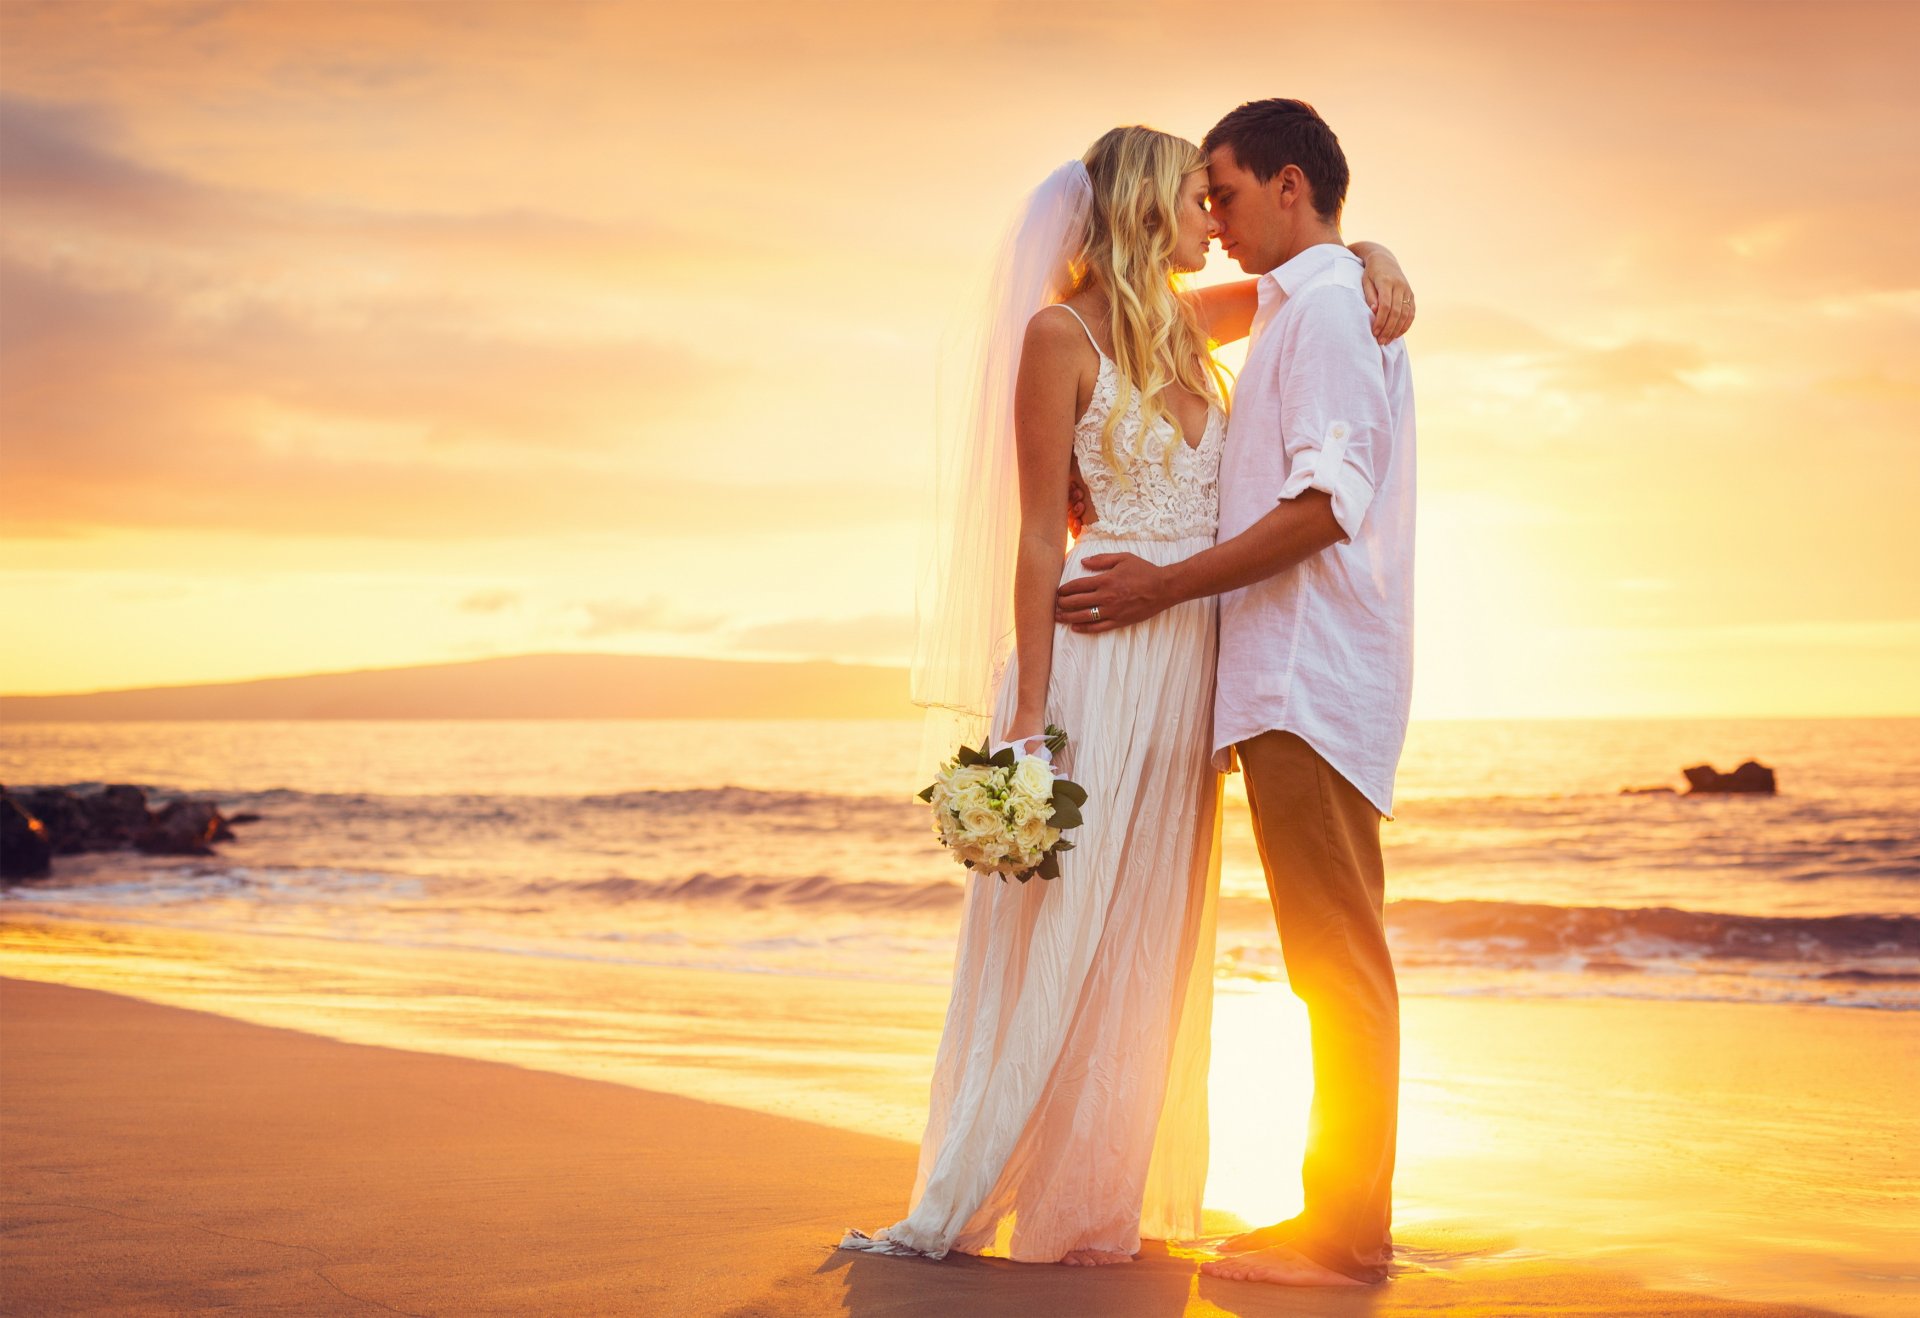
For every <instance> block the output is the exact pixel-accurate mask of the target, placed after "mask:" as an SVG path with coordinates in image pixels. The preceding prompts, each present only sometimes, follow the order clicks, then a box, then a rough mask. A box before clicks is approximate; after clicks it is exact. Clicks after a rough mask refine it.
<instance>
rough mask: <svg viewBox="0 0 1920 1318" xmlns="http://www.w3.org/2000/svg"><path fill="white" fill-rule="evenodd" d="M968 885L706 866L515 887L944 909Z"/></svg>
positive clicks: (582, 894)
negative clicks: (661, 875) (711, 870)
mask: <svg viewBox="0 0 1920 1318" xmlns="http://www.w3.org/2000/svg"><path fill="white" fill-rule="evenodd" d="M964 891H965V890H964V889H963V888H962V886H961V885H960V884H959V883H957V882H948V883H879V882H865V881H858V880H851V881H850V880H846V879H835V878H832V877H830V876H828V875H825V874H813V875H808V876H806V877H804V878H770V877H766V876H763V875H754V874H708V873H705V872H702V873H698V874H691V875H688V876H686V877H685V878H675V879H635V878H624V877H620V876H614V877H610V878H604V879H536V880H533V881H530V882H527V883H523V884H520V885H519V886H518V887H516V888H515V889H514V892H515V894H517V895H524V896H529V897H535V896H537V897H546V898H548V899H554V898H559V899H562V900H565V899H567V898H571V897H578V898H584V899H586V900H589V901H596V902H608V903H626V902H729V903H734V904H737V905H741V906H754V907H780V908H786V909H806V908H818V907H841V908H845V909H847V910H850V911H855V912H860V911H944V910H949V909H952V908H954V907H957V906H958V905H959V904H960V899H961V896H962V894H963V893H964Z"/></svg>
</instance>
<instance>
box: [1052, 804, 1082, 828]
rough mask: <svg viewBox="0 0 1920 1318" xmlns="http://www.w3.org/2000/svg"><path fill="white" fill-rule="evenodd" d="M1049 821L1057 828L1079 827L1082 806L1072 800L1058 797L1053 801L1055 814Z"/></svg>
mask: <svg viewBox="0 0 1920 1318" xmlns="http://www.w3.org/2000/svg"><path fill="white" fill-rule="evenodd" d="M1047 822H1048V823H1049V824H1052V825H1053V826H1054V827H1055V828H1078V827H1080V822H1081V821H1080V807H1079V806H1077V805H1075V804H1074V803H1073V802H1071V801H1063V800H1060V799H1059V798H1057V797H1056V798H1055V799H1054V802H1053V814H1052V815H1051V816H1050V817H1049V818H1048V819H1047Z"/></svg>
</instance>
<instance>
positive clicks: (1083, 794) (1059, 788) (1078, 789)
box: [1053, 778, 1087, 805]
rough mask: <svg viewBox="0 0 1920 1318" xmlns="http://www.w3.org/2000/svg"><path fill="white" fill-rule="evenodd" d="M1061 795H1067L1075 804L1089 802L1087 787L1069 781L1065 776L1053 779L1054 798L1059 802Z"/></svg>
mask: <svg viewBox="0 0 1920 1318" xmlns="http://www.w3.org/2000/svg"><path fill="white" fill-rule="evenodd" d="M1061 797H1065V798H1066V799H1067V800H1069V801H1071V802H1073V803H1074V804H1075V805H1085V804H1086V803H1087V789H1086V788H1084V787H1082V786H1081V785H1080V784H1079V783H1075V782H1069V781H1067V780H1066V779H1065V778H1055V779H1054V780H1053V799H1054V800H1055V801H1056V802H1057V801H1059V800H1060V798H1061Z"/></svg>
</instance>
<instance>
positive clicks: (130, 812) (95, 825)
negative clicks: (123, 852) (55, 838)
mask: <svg viewBox="0 0 1920 1318" xmlns="http://www.w3.org/2000/svg"><path fill="white" fill-rule="evenodd" d="M80 806H81V808H82V809H84V810H85V811H86V812H87V841H86V845H85V846H84V847H83V848H82V850H85V851H115V850H118V849H119V848H121V847H130V846H132V845H133V840H134V839H135V838H137V837H139V836H140V835H141V834H142V833H144V832H146V831H147V829H148V828H149V827H150V826H151V825H152V823H153V821H152V819H151V818H149V817H148V812H147V794H146V793H145V792H143V791H141V790H140V789H139V788H138V787H135V786H133V785H132V784H130V783H115V784H113V785H112V786H111V787H105V788H102V789H101V790H100V791H97V792H95V793H94V794H93V795H92V796H83V797H81V798H80Z"/></svg>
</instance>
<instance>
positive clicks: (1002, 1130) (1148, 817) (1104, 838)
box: [841, 308, 1226, 1262]
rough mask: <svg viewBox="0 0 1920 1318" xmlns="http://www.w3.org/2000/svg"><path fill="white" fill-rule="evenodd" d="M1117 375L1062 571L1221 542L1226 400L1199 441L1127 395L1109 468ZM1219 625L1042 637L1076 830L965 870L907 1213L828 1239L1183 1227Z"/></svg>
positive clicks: (969, 1244) (1017, 1239) (1082, 438)
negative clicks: (1067, 841) (1048, 850)
mask: <svg viewBox="0 0 1920 1318" xmlns="http://www.w3.org/2000/svg"><path fill="white" fill-rule="evenodd" d="M1068 310H1072V309H1071V308H1068ZM1083 328H1084V322H1083ZM1087 337H1088V338H1089V339H1092V337H1093V336H1092V334H1091V333H1090V332H1089V334H1088V336H1087ZM1094 350H1095V351H1096V352H1099V350H1100V349H1099V344H1098V343H1095V344H1094ZM1115 379H1116V367H1115V365H1114V363H1113V362H1112V361H1111V360H1110V359H1109V358H1108V357H1107V356H1106V354H1105V353H1101V356H1100V369H1099V378H1098V381H1097V383H1096V385H1095V387H1094V391H1093V397H1092V400H1091V402H1090V403H1089V404H1088V407H1087V412H1086V414H1085V415H1084V416H1083V417H1082V418H1081V419H1080V421H1079V423H1078V425H1077V426H1076V428H1075V431H1074V454H1075V456H1076V457H1077V459H1078V461H1079V465H1080V471H1081V475H1082V478H1083V480H1084V481H1085V483H1086V485H1087V488H1088V493H1089V496H1090V499H1091V502H1092V505H1093V508H1094V510H1095V512H1096V513H1097V515H1098V520H1097V521H1096V522H1094V523H1092V524H1090V525H1089V526H1087V527H1086V529H1085V533H1084V534H1083V535H1082V536H1081V538H1080V539H1079V540H1078V541H1077V542H1076V543H1075V544H1074V546H1073V548H1072V551H1071V552H1070V553H1069V554H1068V555H1067V559H1066V563H1065V565H1064V567H1063V569H1062V571H1061V576H1060V579H1061V581H1062V582H1065V581H1068V580H1071V579H1073V578H1075V577H1079V576H1084V575H1086V572H1085V571H1084V570H1083V569H1082V568H1081V567H1080V563H1081V561H1082V560H1083V559H1085V558H1086V557H1088V556H1089V555H1093V554H1105V553H1116V552H1126V553H1133V554H1137V555H1139V556H1140V557H1142V558H1145V559H1147V560H1149V561H1151V562H1154V563H1172V562H1176V561H1178V560H1180V559H1183V558H1187V557H1189V556H1191V555H1193V554H1195V553H1198V552H1200V551H1201V550H1203V549H1206V548H1208V547H1210V546H1211V545H1212V544H1213V540H1214V531H1215V528H1216V524H1217V493H1218V487H1217V479H1218V473H1219V463H1220V451H1221V447H1222V445H1223V443H1224V440H1225V431H1226V426H1225V417H1224V415H1223V414H1222V412H1221V411H1220V409H1219V408H1218V407H1217V406H1215V407H1213V408H1211V409H1210V410H1209V412H1208V416H1207V422H1206V427H1205V431H1204V434H1203V435H1202V437H1201V439H1200V441H1199V443H1198V444H1197V445H1190V444H1188V443H1187V441H1186V440H1185V439H1184V438H1183V437H1182V436H1181V434H1180V431H1179V428H1178V427H1177V426H1176V425H1175V424H1174V423H1173V422H1172V421H1171V420H1170V419H1163V420H1161V421H1159V422H1157V423H1156V424H1155V426H1154V428H1153V431H1152V433H1150V434H1147V435H1144V436H1143V434H1142V425H1141V412H1140V407H1139V395H1138V394H1137V393H1136V394H1134V395H1133V396H1132V398H1131V399H1130V406H1129V408H1128V410H1127V412H1126V414H1125V415H1123V416H1122V418H1121V419H1120V421H1119V422H1118V424H1117V426H1116V430H1115V448H1116V451H1117V453H1118V454H1119V464H1118V465H1119V467H1120V470H1118V471H1116V470H1115V469H1114V467H1113V466H1110V465H1109V464H1108V463H1107V461H1106V460H1105V458H1104V456H1103V455H1102V453H1101V448H1100V428H1101V426H1102V424H1103V423H1104V421H1105V420H1106V417H1107V415H1108V413H1109V411H1111V409H1112V407H1113V405H1114V399H1115V396H1116V395H1115ZM1169 445H1171V446H1172V450H1171V451H1172V463H1171V471H1169V470H1168V468H1167V467H1166V466H1165V465H1164V464H1163V462H1162V458H1163V456H1164V455H1165V453H1166V452H1167V446H1169ZM1214 623H1215V604H1214V601H1213V600H1212V599H1211V598H1208V599H1204V600H1196V601H1192V602H1189V603H1185V604H1180V605H1176V606H1175V607H1173V608H1171V609H1168V610H1167V611H1165V612H1164V613H1161V614H1159V615H1158V616H1156V617H1154V618H1151V619H1148V620H1147V621H1145V622H1142V623H1139V624H1137V625H1134V626H1130V627H1124V628H1119V629H1117V630H1114V631H1109V632H1101V633H1097V634H1092V635H1083V634H1081V633H1077V632H1074V631H1072V630H1071V629H1069V628H1067V627H1065V626H1058V627H1056V628H1055V629H1054V639H1053V670H1052V676H1051V679H1050V681H1049V684H1048V689H1047V710H1046V715H1047V719H1048V721H1049V722H1052V723H1056V724H1058V725H1059V726H1060V727H1062V728H1064V729H1066V731H1067V734H1068V736H1069V738H1070V740H1069V742H1068V744H1067V747H1066V750H1065V751H1064V752H1063V753H1062V754H1061V755H1060V756H1058V757H1057V758H1056V763H1057V765H1058V767H1059V769H1060V771H1061V772H1062V773H1064V774H1065V775H1066V776H1067V777H1069V778H1071V779H1073V780H1074V781H1075V782H1078V783H1079V784H1080V785H1081V786H1083V787H1085V788H1086V789H1087V793H1088V797H1087V803H1086V806H1085V807H1084V809H1083V811H1082V813H1083V815H1084V817H1085V822H1084V823H1083V824H1082V825H1081V826H1080V827H1079V828H1078V829H1076V830H1074V831H1073V832H1072V833H1071V834H1069V837H1070V838H1071V839H1072V840H1073V842H1074V844H1075V845H1074V849H1073V850H1071V851H1068V852H1066V853H1064V854H1063V855H1062V856H1061V866H1060V871H1061V872H1060V877H1059V878H1058V879H1054V880H1051V881H1047V880H1041V879H1034V880H1032V881H1030V882H1028V883H1024V884H1022V883H1018V882H1013V881H1004V880H1001V879H999V878H995V877H993V876H975V877H971V878H969V879H968V880H967V885H968V886H967V897H966V906H965V912H964V915H963V918H962V922H961V926H960V944H959V952H958V956H957V959H956V963H955V965H954V972H953V996H952V999H951V1001H950V1003H949V1005H948V1008H947V1017H946V1026H945V1032H944V1033H943V1034H942V1036H941V1040H940V1047H939V1052H938V1055H937V1057H936V1060H935V1063H934V1076H933V1093H932V1101H931V1104H930V1111H929V1114H928V1117H927V1127H926V1134H925V1136H924V1138H923V1140H922V1142H921V1146H920V1166H919V1174H918V1176H917V1177H916V1179H915V1182H914V1189H913V1196H912V1199H911V1202H910V1204H909V1211H908V1214H907V1217H906V1218H905V1219H904V1220H903V1221H900V1222H897V1223H895V1224H894V1225H892V1226H890V1227H887V1228H886V1229H885V1230H883V1231H880V1232H878V1233H877V1234H876V1235H874V1236H867V1235H865V1234H864V1233H862V1232H858V1231H854V1232H850V1233H848V1235H847V1237H846V1239H845V1240H843V1241H842V1242H841V1243H842V1246H843V1247H844V1248H850V1249H866V1250H872V1251H876V1252H881V1253H892V1254H925V1255H930V1256H932V1257H935V1258H938V1257H941V1256H943V1255H945V1254H946V1253H947V1252H948V1251H950V1250H958V1251H961V1252H963V1253H969V1254H994V1255H1004V1256H1006V1257H1010V1258H1014V1259H1019V1260H1025V1261H1032V1262H1057V1261H1058V1260H1059V1259H1061V1258H1062V1257H1063V1256H1064V1255H1066V1254H1067V1253H1068V1252H1069V1251H1073V1250H1081V1249H1088V1250H1102V1251H1118V1252H1121V1253H1126V1254H1132V1253H1135V1252H1137V1251H1138V1250H1139V1248H1140V1242H1141V1240H1142V1238H1149V1239H1172V1238H1182V1237H1191V1236H1195V1235H1198V1234H1199V1232H1200V1201H1201V1195H1202V1192H1203V1191H1204V1189H1205V1186H1206V1178H1207V1084H1206V1082H1207V1063H1208V1049H1209V1038H1208V1036H1209V1030H1210V1027H1211V1023H1212V1014H1213V959H1214V923H1215V903H1216V897H1217V893H1218V889H1219V852H1220V847H1219V817H1220V778H1219V775H1218V774H1217V773H1215V772H1214V770H1213V769H1212V767H1211V765H1210V756H1211V753H1212V724H1213V676H1214V651H1215V626H1214ZM1016 668H1017V664H1015V665H1009V669H1008V671H1007V672H1006V673H1005V674H1004V675H1003V677H1002V680H1001V685H1000V687H999V691H998V696H997V700H996V705H997V708H996V710H995V713H994V721H993V728H994V730H995V731H996V732H998V731H1000V730H1003V729H1004V728H1005V727H1006V722H1007V720H1008V719H1009V718H1010V717H1011V716H1012V713H1013V704H1014V700H1015V696H1016V693H1017V691H1018V682H1019V679H1018V674H1017V671H1015V670H1016Z"/></svg>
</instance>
